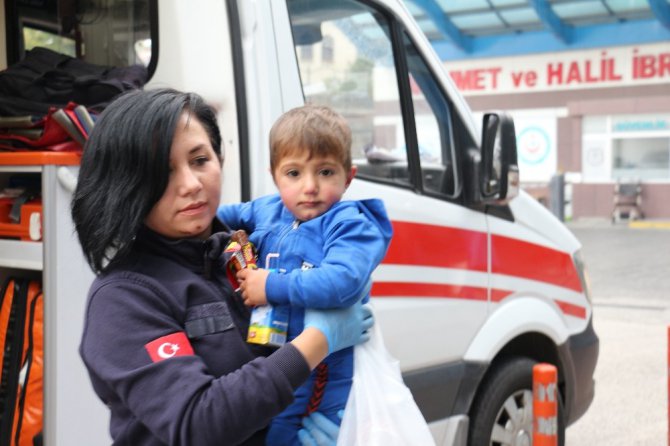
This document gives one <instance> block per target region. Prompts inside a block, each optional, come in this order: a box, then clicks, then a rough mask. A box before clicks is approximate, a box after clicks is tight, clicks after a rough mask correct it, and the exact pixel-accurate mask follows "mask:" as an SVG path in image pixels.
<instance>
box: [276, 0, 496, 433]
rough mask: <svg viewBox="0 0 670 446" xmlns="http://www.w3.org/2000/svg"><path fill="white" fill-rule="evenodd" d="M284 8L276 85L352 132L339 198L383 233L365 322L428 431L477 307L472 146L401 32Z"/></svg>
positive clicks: (326, 10)
mask: <svg viewBox="0 0 670 446" xmlns="http://www.w3.org/2000/svg"><path fill="white" fill-rule="evenodd" d="M286 4H287V9H288V14H289V18H290V25H291V33H292V36H293V43H294V46H295V59H294V60H283V61H282V62H281V63H282V64H283V65H284V67H283V69H282V72H283V75H284V76H288V77H289V78H292V79H284V81H282V82H292V81H295V82H297V81H298V80H299V81H300V84H301V87H302V88H301V90H302V94H303V96H304V101H305V102H312V103H318V104H324V105H328V106H331V107H333V108H334V109H336V110H337V111H338V112H340V113H341V114H342V115H344V116H345V118H346V119H347V120H348V122H349V124H350V126H351V128H352V132H353V146H352V156H353V159H354V163H355V164H356V165H357V166H358V174H357V179H356V180H354V182H353V184H352V186H351V187H350V189H349V191H348V192H347V197H346V198H351V199H360V198H367V197H377V198H382V199H383V200H384V202H385V205H386V207H387V210H388V212H389V215H390V217H391V219H392V220H393V227H394V237H393V241H392V243H391V246H390V249H389V252H388V254H387V256H386V258H385V260H384V261H383V263H382V265H380V267H379V268H377V270H376V271H375V273H374V275H373V279H374V285H373V288H372V295H373V305H374V306H375V313H376V315H377V320H378V321H379V323H380V324H381V326H382V330H383V333H384V339H385V342H386V344H387V346H388V348H389V350H390V351H391V353H392V354H393V355H394V356H395V357H396V358H398V359H399V360H400V364H401V368H402V369H403V372H404V376H405V380H406V382H407V383H408V385H410V387H411V388H412V391H413V392H414V395H415V398H416V399H417V402H418V403H419V405H420V406H421V409H422V411H423V413H424V415H425V416H426V417H427V418H428V421H434V420H437V419H440V418H444V417H446V416H448V415H450V414H451V413H452V410H453V408H454V403H455V400H456V390H457V389H458V386H459V383H460V381H461V380H462V379H464V377H465V375H466V374H467V373H468V372H467V365H465V364H464V363H463V361H462V357H463V354H464V352H465V351H466V349H467V347H468V345H469V343H470V342H471V340H472V338H473V337H474V335H475V333H476V332H477V330H478V329H479V327H480V326H481V325H482V324H483V322H484V320H485V318H486V316H487V309H488V303H489V289H488V235H487V227H486V219H485V216H484V214H483V212H480V211H479V210H474V209H470V208H468V207H467V206H465V205H464V204H463V203H465V194H466V193H467V191H468V187H469V183H468V181H467V178H466V177H467V175H468V169H467V167H466V164H467V163H466V162H465V160H466V151H467V150H468V149H472V150H478V149H477V143H476V142H475V141H474V138H473V136H472V131H471V130H469V127H468V125H466V123H465V122H464V121H463V120H462V118H461V116H460V115H459V112H458V111H457V107H456V106H455V105H454V103H453V102H452V100H451V99H450V97H449V96H448V95H447V94H446V93H445V89H444V86H443V85H442V83H441V82H440V81H438V79H437V77H436V76H435V73H434V70H433V69H431V67H430V64H429V63H427V62H426V58H425V56H424V54H422V52H421V51H420V50H419V47H418V46H417V45H416V44H415V39H414V38H413V37H412V35H413V34H412V33H411V32H408V31H407V28H406V26H412V25H411V24H410V25H403V24H402V23H400V22H399V21H398V19H397V16H396V15H394V14H393V13H392V12H391V11H389V10H387V9H385V8H382V7H378V6H375V5H373V4H372V3H371V2H358V1H346V2H342V1H338V2H335V1H328V0H327V1H322V2H318V7H317V2H305V1H298V0H287V2H286ZM412 23H413V22H412ZM277 26H281V23H279V24H277ZM296 61H297V62H296ZM296 63H297V67H295V64H296ZM291 66H293V67H294V68H293V69H294V70H295V69H296V68H297V70H295V71H294V72H293V73H291ZM298 76H299V77H298Z"/></svg>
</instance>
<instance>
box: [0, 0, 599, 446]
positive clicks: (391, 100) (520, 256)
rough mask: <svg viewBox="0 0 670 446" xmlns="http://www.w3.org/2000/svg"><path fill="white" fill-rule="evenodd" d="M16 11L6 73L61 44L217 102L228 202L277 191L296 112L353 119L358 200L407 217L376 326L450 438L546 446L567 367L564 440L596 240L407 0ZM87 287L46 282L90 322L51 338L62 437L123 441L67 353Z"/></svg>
mask: <svg viewBox="0 0 670 446" xmlns="http://www.w3.org/2000/svg"><path fill="white" fill-rule="evenodd" d="M3 3H4V4H3ZM36 3H44V5H45V6H44V7H43V8H41V7H39V6H38V7H35V4H36ZM0 4H2V6H4V7H3V8H1V10H2V11H4V12H5V15H6V17H5V20H2V21H0V22H2V23H6V24H7V26H6V27H5V28H4V32H3V33H2V36H0V38H5V39H6V42H5V43H6V45H5V46H6V48H7V50H6V53H5V54H4V56H5V57H4V62H5V65H4V66H7V64H11V63H12V62H14V61H16V60H17V59H20V57H21V54H22V53H21V52H22V51H23V49H24V48H26V47H29V46H30V45H31V44H41V45H46V44H49V45H53V44H54V42H56V44H58V45H62V46H60V49H59V51H64V52H67V51H74V53H75V54H78V55H79V56H80V57H82V58H84V59H85V60H86V61H88V62H92V63H96V64H103V65H119V66H127V65H132V64H137V63H141V64H144V65H145V66H146V67H147V69H148V73H149V81H148V84H147V85H146V87H145V88H154V87H164V86H170V87H174V88H177V89H181V90H189V91H196V92H198V93H200V94H201V95H203V96H204V97H205V98H206V99H207V100H208V101H209V102H210V103H212V104H214V105H215V106H216V107H217V108H218V109H219V122H220V125H221V129H222V132H223V135H224V144H225V165H224V186H223V188H224V191H223V197H224V201H227V202H236V201H240V200H248V199H251V198H254V197H258V196H261V195H264V194H267V193H271V192H273V191H274V185H273V183H272V181H271V177H270V175H269V174H268V166H269V159H268V150H267V139H268V138H267V136H268V131H269V128H270V126H271V125H272V123H273V122H274V120H275V119H276V118H277V117H278V116H279V115H280V114H281V113H282V112H284V111H286V110H288V109H290V108H292V107H295V106H298V105H301V104H303V103H305V102H312V103H318V104H326V105H329V106H332V107H333V108H335V109H336V110H337V111H339V112H340V113H341V114H343V115H344V116H345V117H346V118H347V119H348V121H349V123H350V124H351V127H352V130H353V141H354V145H353V155H354V159H355V160H354V161H355V164H356V165H357V166H358V175H357V178H356V179H355V180H354V182H353V184H352V186H351V188H350V190H349V191H348V192H347V194H348V198H351V199H354V198H365V197H379V198H382V199H383V200H384V202H385V203H386V207H387V209H388V212H389V214H390V217H391V219H392V221H393V229H394V237H393V241H392V243H391V246H390V250H389V252H388V255H387V256H386V258H385V259H384V261H383V263H382V264H381V265H380V267H379V268H378V269H377V270H376V271H375V273H374V276H373V279H374V285H373V288H372V295H373V304H374V307H375V313H376V317H377V321H378V323H379V324H380V326H381V328H382V330H383V333H384V337H385V341H386V343H387V345H388V347H389V349H390V351H391V353H392V354H393V355H394V356H395V357H396V358H398V359H399V361H400V365H401V368H402V370H403V377H404V379H405V382H406V384H407V385H408V386H409V388H410V389H411V391H412V393H413V395H414V397H415V400H416V402H417V403H418V405H419V407H420V409H421V411H422V413H423V415H424V417H425V418H426V420H427V421H428V422H429V424H430V427H431V431H432V433H433V436H434V438H435V440H436V442H437V444H439V445H445V446H446V445H466V444H467V445H529V444H531V435H532V434H531V432H532V385H531V384H532V379H531V371H532V367H533V365H534V364H536V363H538V362H549V363H552V364H555V365H556V366H557V368H558V373H559V378H558V379H559V391H560V406H559V420H558V433H559V438H560V443H561V444H562V443H563V441H564V440H563V439H564V433H565V427H566V426H567V425H569V424H570V423H572V422H574V421H575V420H577V419H578V418H579V417H580V416H581V415H582V414H584V412H585V411H586V410H587V408H588V407H589V404H590V403H591V400H592V398H593V395H594V381H593V371H594V368H595V365H596V360H597V356H598V338H597V336H596V334H595V333H594V330H593V326H592V305H591V302H590V299H589V293H588V288H587V284H586V281H585V272H584V265H583V264H582V262H581V260H580V244H579V242H578V240H577V239H576V238H575V237H574V236H573V235H572V234H571V233H570V232H569V231H568V229H566V227H565V226H563V224H562V223H560V222H559V221H558V220H557V219H555V218H554V217H553V216H552V215H551V214H550V213H549V212H548V211H547V210H546V209H545V208H544V207H543V206H541V205H540V204H538V203H537V202H536V201H535V200H534V199H532V198H531V197H530V196H528V195H527V194H525V193H523V192H522V191H521V192H519V191H518V190H517V189H518V184H517V183H518V172H517V170H516V139H515V134H514V127H513V123H512V121H511V120H510V119H509V118H508V117H507V116H506V115H505V114H504V113H491V114H485V116H484V122H482V123H478V122H475V120H474V119H473V116H472V113H471V111H470V109H469V108H468V105H467V104H466V102H465V101H464V99H463V98H462V97H461V96H460V94H459V93H458V91H457V90H456V88H455V87H454V84H453V83H452V82H451V80H450V79H449V77H448V75H447V74H446V72H445V70H444V69H443V66H442V63H441V61H440V60H439V58H438V57H437V55H436V54H435V52H434V51H433V49H432V48H431V46H430V44H429V42H428V41H427V39H426V37H425V36H424V34H423V33H422V32H421V30H420V29H419V27H418V26H417V24H416V22H415V21H414V19H413V18H412V16H411V14H410V12H409V11H408V9H407V7H406V6H405V4H404V2H403V1H400V0H190V1H185V0H161V1H160V2H159V1H157V0H136V1H128V0H108V1H105V2H102V1H86V2H81V1H78V2H77V1H74V0H59V1H57V2H56V1H44V2H39V1H37V2H35V1H33V2H25V1H19V0H4V1H3V0H0ZM50 7H52V9H49V8H50ZM31 8H32V9H31ZM3 26H4V25H3V24H0V29H3ZM40 33H46V34H45V35H46V36H47V37H49V36H51V40H49V39H48V38H47V37H43V36H42V34H40ZM40 36H42V37H40ZM40 39H42V40H40ZM1 43H2V42H0V44H1ZM69 45H70V46H71V47H70V46H69ZM0 47H2V45H0ZM0 51H2V50H0ZM2 55H3V54H1V53H0V56H2ZM2 67H3V58H2V57H0V68H2ZM481 129H483V130H481ZM61 173H62V172H61ZM75 173H76V172H75ZM62 177H67V175H66V174H65V173H64V174H63V175H62ZM61 179H62V178H61ZM63 182H64V183H67V181H66V180H63ZM47 224H48V223H47ZM69 248H71V249H70V250H71V251H72V253H74V254H72V255H77V253H78V251H79V249H78V247H77V246H70V247H68V249H69ZM60 249H63V248H62V247H61V248H60ZM45 261H46V262H48V261H49V260H48V259H47V260H45ZM48 268H49V265H48V264H45V265H44V269H45V271H47V270H48ZM52 271H53V269H52ZM50 274H55V275H58V274H61V273H60V272H59V271H58V270H56V271H55V272H51V273H50ZM88 280H89V278H86V280H82V281H79V282H82V283H78V284H76V285H71V286H77V287H78V288H77V289H76V290H70V291H69V292H68V295H67V296H65V295H59V293H60V294H63V293H64V292H63V291H62V289H59V290H53V291H52V292H51V293H50V292H49V291H47V292H46V293H45V295H46V296H47V297H46V299H51V302H56V303H48V305H50V306H51V307H48V308H47V311H49V312H50V313H49V314H47V316H46V317H47V324H48V323H49V322H48V321H49V318H50V317H59V318H62V317H63V316H62V314H63V311H60V310H59V307H58V306H59V305H66V303H65V301H66V300H67V301H68V303H67V305H70V309H69V310H68V312H67V313H68V316H67V317H68V318H70V319H69V320H70V321H71V325H70V324H68V325H69V326H68V327H63V325H65V324H62V323H61V325H60V326H58V328H54V329H53V330H56V331H58V330H63V331H62V332H58V335H59V337H58V339H57V340H49V341H47V352H46V361H47V364H46V370H47V374H49V373H50V371H52V372H53V371H54V370H55V369H56V367H55V366H53V364H55V363H56V361H59V360H60V361H61V362H60V365H59V366H58V370H59V373H60V374H59V375H58V377H55V376H47V377H45V381H46V385H47V387H48V388H47V391H46V397H45V402H46V413H45V444H47V445H49V446H53V445H73V444H87V445H97V444H106V443H108V442H109V439H108V438H107V434H106V428H107V426H106V423H107V418H106V417H107V414H106V411H105V410H104V408H102V407H98V406H101V405H100V403H99V402H98V401H97V400H96V399H95V396H94V395H93V393H92V390H90V388H89V387H88V384H87V383H86V378H85V373H84V372H83V369H82V366H81V364H79V363H76V352H74V353H73V354H70V353H66V352H65V350H68V351H70V350H69V349H75V348H76V345H78V341H79V339H78V335H79V333H80V328H81V321H80V320H79V316H81V315H82V314H83V302H84V298H85V292H86V289H87V285H88V283H89V281H88ZM68 286H70V284H68ZM51 313H54V314H55V313H57V314H58V315H57V316H55V315H53V314H51ZM61 322H62V319H61ZM50 343H51V344H50ZM50 346H51V347H50ZM50 348H51V349H52V350H51V351H52V354H51V356H50V355H49V353H50V350H49V349H50ZM56 348H58V349H60V350H61V351H63V355H64V356H59V355H56V354H54V353H53V350H54V349H56ZM71 353H72V352H71ZM68 355H69V356H68ZM63 358H70V359H69V361H70V363H65V364H63V361H64V359H63ZM50 360H51V361H52V362H51V363H50V362H49V361H50ZM50 367H51V368H50ZM63 370H71V371H72V372H71V373H73V374H74V375H73V376H65V374H64V373H63ZM53 373H55V372H53ZM73 377H74V378H73ZM68 380H69V381H68ZM76 380H79V382H78V383H76V382H73V381H76ZM74 385H77V386H78V388H77V389H76V390H75V389H72V388H70V387H72V386H74ZM49 386H51V387H49ZM68 413H72V414H74V415H73V416H74V417H76V418H72V419H70V420H69V421H68V416H69V415H67V414H68Z"/></svg>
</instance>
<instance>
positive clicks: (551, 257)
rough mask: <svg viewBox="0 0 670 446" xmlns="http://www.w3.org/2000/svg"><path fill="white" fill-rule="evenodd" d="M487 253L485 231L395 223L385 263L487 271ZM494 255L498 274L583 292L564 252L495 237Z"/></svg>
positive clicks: (492, 239)
mask: <svg viewBox="0 0 670 446" xmlns="http://www.w3.org/2000/svg"><path fill="white" fill-rule="evenodd" d="M486 253H487V247H486V233H485V232H481V231H471V230H467V229H461V228H454V227H446V226H437V225H426V224H420V223H412V222H405V221H394V222H393V239H392V240H391V245H390V246H389V250H388V253H387V254H386V257H385V258H384V261H383V263H385V264H397V265H420V266H432V267H441V268H455V269H465V270H468V271H477V272H486V271H487V267H486ZM491 257H492V259H491V269H492V271H491V272H492V273H493V274H503V275H507V276H512V277H521V278H524V279H531V280H537V281H540V282H545V283H550V284H552V285H557V286H560V287H564V288H568V289H571V290H573V291H577V292H582V287H581V282H580V281H579V277H578V276H577V271H576V270H575V267H574V264H573V262H572V258H571V257H570V255H569V254H566V253H564V252H562V251H557V250H555V249H551V248H547V247H544V246H540V245H536V244H533V243H528V242H525V241H523V240H518V239H514V238H510V237H504V236H501V235H495V234H494V235H492V237H491Z"/></svg>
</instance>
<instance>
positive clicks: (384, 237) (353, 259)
mask: <svg viewBox="0 0 670 446" xmlns="http://www.w3.org/2000/svg"><path fill="white" fill-rule="evenodd" d="M217 216H218V217H219V219H220V220H222V221H223V222H224V223H226V224H227V225H229V226H230V227H232V228H234V229H244V230H245V231H247V233H249V234H250V235H249V240H250V241H251V242H252V243H253V244H254V245H255V246H256V248H257V249H258V252H259V262H258V263H259V265H260V266H261V267H265V268H268V269H272V270H273V271H272V272H271V273H270V274H269V275H268V278H267V282H266V284H265V294H266V296H267V300H268V302H269V303H270V304H273V305H289V306H290V313H289V314H290V316H289V327H288V338H289V340H290V339H293V338H295V336H297V335H298V334H300V332H301V331H302V330H303V326H304V323H303V318H304V313H305V308H338V307H346V306H349V305H353V304H354V303H356V301H357V300H359V299H361V296H363V299H365V300H367V298H368V296H367V294H365V295H364V293H365V292H366V288H367V285H368V282H369V280H370V275H371V274H372V272H373V271H374V269H375V268H376V267H377V265H378V264H379V263H380V262H381V261H382V259H383V258H384V255H385V254H386V251H387V249H388V246H389V243H390V241H391V235H392V232H393V231H392V228H391V222H390V221H389V219H388V217H387V215H386V210H385V209H384V204H383V203H382V201H381V200H376V199H372V200H363V201H340V202H338V203H335V204H334V205H333V206H332V207H331V208H330V209H329V210H328V211H327V212H326V213H324V214H323V215H320V216H319V217H316V218H313V219H311V220H308V221H305V222H299V221H296V219H295V217H294V216H293V215H292V214H291V213H290V212H289V210H288V209H287V208H286V207H285V206H284V204H283V203H282V201H281V198H280V196H279V195H277V194H275V195H269V196H265V197H261V198H259V199H256V200H253V201H251V202H248V203H242V204H234V205H224V206H221V207H220V208H219V210H218V212H217ZM322 365H323V366H325V370H327V372H326V374H325V375H323V376H322V375H320V373H319V371H318V369H317V370H316V371H314V372H312V375H311V376H310V378H309V380H308V381H307V382H306V383H305V384H303V385H302V386H301V387H300V388H299V389H298V390H296V392H295V402H294V403H293V404H291V405H290V406H289V407H288V408H287V409H286V410H285V411H284V412H282V413H281V414H280V415H279V416H277V417H275V418H274V420H273V421H272V424H271V425H270V430H269V432H268V436H267V444H268V445H273V446H295V445H297V444H299V440H298V436H297V432H298V430H299V429H300V428H301V420H302V417H303V416H304V415H305V413H306V410H307V409H308V408H313V407H314V406H313V405H314V404H316V405H317V407H318V411H319V412H321V413H322V414H323V415H325V416H326V417H328V418H329V419H330V420H331V421H333V422H335V423H338V424H339V422H340V418H339V416H338V415H337V414H338V412H339V411H340V410H341V409H344V407H345V406H346V402H347V398H348V395H349V390H350V388H351V379H352V375H353V349H352V348H348V349H344V350H341V351H338V352H335V353H333V354H331V355H329V356H328V357H327V358H326V359H325V360H324V361H323V364H322ZM320 367H321V366H320ZM324 376H327V378H325V382H324ZM317 388H319V389H322V390H321V391H317V390H316V389H317ZM313 398H316V399H317V400H318V403H315V402H314V399H313Z"/></svg>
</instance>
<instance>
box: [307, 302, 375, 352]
mask: <svg viewBox="0 0 670 446" xmlns="http://www.w3.org/2000/svg"><path fill="white" fill-rule="evenodd" d="M373 324H374V318H373V316H372V310H371V309H370V306H369V305H363V304H362V303H361V302H360V301H359V302H357V303H356V304H354V305H352V306H351V307H347V308H337V309H332V310H315V309H307V310H306V311H305V328H307V327H314V328H316V329H318V330H319V331H321V333H323V334H324V335H325V336H326V339H327V340H328V353H329V354H330V353H333V352H336V351H338V350H342V349H343V348H347V347H352V346H354V345H356V344H360V343H361V342H365V341H367V340H368V339H370V334H369V333H368V332H367V331H368V329H370V327H372V325H373Z"/></svg>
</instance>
